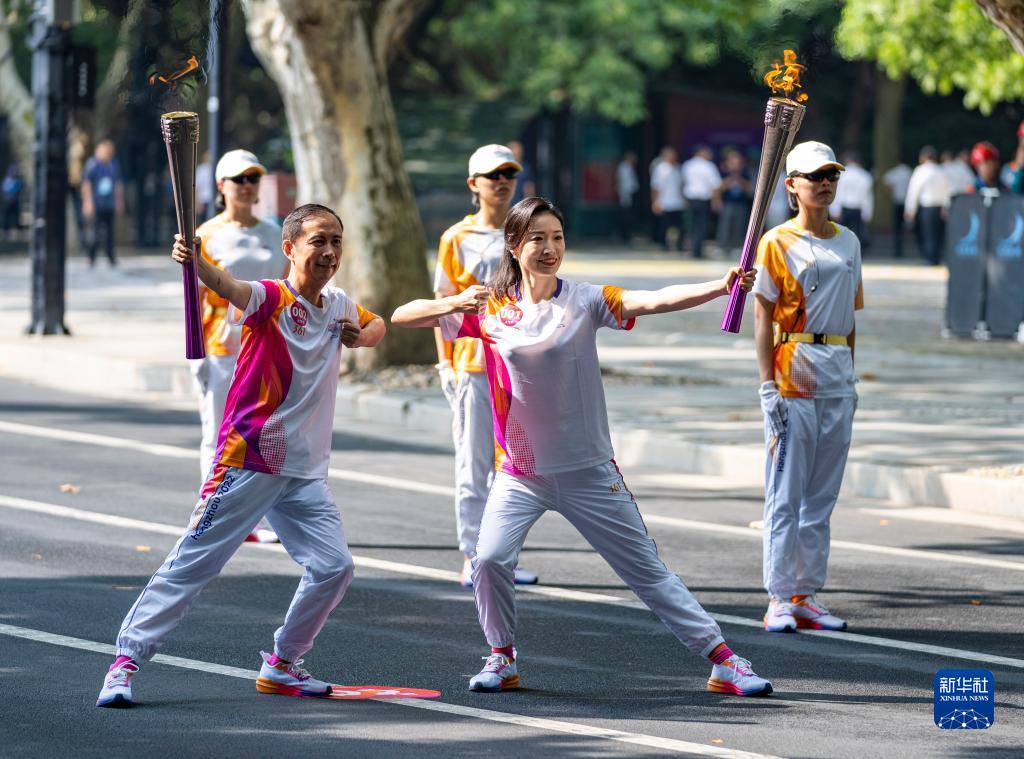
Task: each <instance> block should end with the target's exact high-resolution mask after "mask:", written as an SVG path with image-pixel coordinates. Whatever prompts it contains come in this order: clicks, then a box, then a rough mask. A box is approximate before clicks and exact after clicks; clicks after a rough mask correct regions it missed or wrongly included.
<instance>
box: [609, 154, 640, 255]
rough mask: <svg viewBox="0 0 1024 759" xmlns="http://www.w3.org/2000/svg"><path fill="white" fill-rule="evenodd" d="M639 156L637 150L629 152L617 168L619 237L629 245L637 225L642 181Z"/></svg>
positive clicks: (616, 187)
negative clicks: (639, 176)
mask: <svg viewBox="0 0 1024 759" xmlns="http://www.w3.org/2000/svg"><path fill="white" fill-rule="evenodd" d="M636 166H637V156H636V151H635V150H627V151H626V152H625V153H623V154H622V160H621V161H619V165H618V166H616V167H615V193H616V194H617V195H618V196H619V236H620V237H621V238H622V241H623V242H625V243H628V242H629V241H630V239H631V238H632V237H633V225H634V224H635V223H636V216H637V200H638V199H639V193H640V180H639V178H638V177H637V175H636Z"/></svg>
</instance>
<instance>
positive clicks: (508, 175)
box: [477, 166, 519, 182]
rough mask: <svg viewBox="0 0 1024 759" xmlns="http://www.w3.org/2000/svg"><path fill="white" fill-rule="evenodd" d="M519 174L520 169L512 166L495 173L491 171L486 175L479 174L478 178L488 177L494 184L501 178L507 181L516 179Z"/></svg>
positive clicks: (497, 170) (496, 170)
mask: <svg viewBox="0 0 1024 759" xmlns="http://www.w3.org/2000/svg"><path fill="white" fill-rule="evenodd" d="M518 173H519V169H516V168H513V167H512V166H508V167H506V168H504V169H495V170H494V171H489V172H487V173H486V174H477V176H478V177H486V178H487V179H490V180H491V181H492V182H497V181H498V180H499V179H500V178H501V177H505V179H515V178H516V175H517V174H518Z"/></svg>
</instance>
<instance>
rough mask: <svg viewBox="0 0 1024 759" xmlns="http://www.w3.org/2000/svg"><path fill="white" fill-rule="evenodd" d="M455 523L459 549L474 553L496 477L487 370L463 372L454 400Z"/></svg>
mask: <svg viewBox="0 0 1024 759" xmlns="http://www.w3.org/2000/svg"><path fill="white" fill-rule="evenodd" d="M451 406H452V440H453V441H454V443H455V525H456V529H457V531H458V538H459V550H460V551H462V553H463V554H464V555H466V556H472V555H473V551H474V550H475V549H476V540H477V535H479V533H480V520H481V518H482V517H483V513H484V505H485V504H486V503H487V492H488V491H489V490H490V489H491V482H492V480H493V479H494V422H493V421H492V415H491V396H490V390H489V389H488V387H487V375H486V374H485V373H484V372H460V373H459V374H458V381H457V384H456V387H455V398H454V399H452V404H451Z"/></svg>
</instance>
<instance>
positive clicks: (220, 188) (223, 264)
mask: <svg viewBox="0 0 1024 759" xmlns="http://www.w3.org/2000/svg"><path fill="white" fill-rule="evenodd" d="M266 171H267V170H266V168H264V166H263V164H261V163H260V162H259V160H258V159H257V158H256V156H255V155H253V154H252V153H250V152H249V151H248V150H231V151H228V152H227V153H225V154H224V155H223V156H222V157H221V159H220V160H219V161H217V167H216V171H215V178H216V180H217V199H216V204H217V208H218V210H219V211H220V213H218V214H217V215H216V216H214V217H213V218H212V219H210V220H209V221H207V222H206V223H205V224H203V225H202V226H200V227H199V229H197V230H196V236H197V237H199V239H200V240H202V249H201V254H202V256H203V257H204V258H205V259H206V260H207V261H208V262H210V263H211V264H213V265H214V266H216V267H218V268H220V269H223V270H225V271H226V272H227V273H228V274H230V275H231V276H233V277H234V278H236V279H241V280H243V281H249V280H264V279H276V278H278V277H284V276H286V275H287V274H288V261H287V259H285V257H284V256H283V255H282V254H281V228H280V227H279V226H278V225H277V224H276V223H274V222H273V221H270V220H269V219H259V218H257V217H256V216H255V215H254V214H253V205H255V203H256V201H257V200H258V198H259V188H260V178H261V177H262V176H263V175H264V174H265V173H266ZM199 299H200V308H201V312H202V321H203V341H204V343H205V346H206V357H205V358H201V359H195V360H193V361H192V362H191V365H192V366H191V368H192V376H193V379H194V380H195V386H196V391H197V392H198V394H199V418H200V420H201V422H202V426H203V439H202V442H201V443H200V447H199V469H200V476H201V478H202V479H203V480H205V479H206V478H207V476H208V475H209V473H210V467H211V465H212V463H213V456H214V452H215V450H216V448H217V431H218V430H219V429H220V423H221V419H222V418H223V416H224V404H225V402H226V401H227V395H228V387H229V386H230V385H231V377H232V375H233V374H234V371H235V362H236V361H237V360H238V349H239V346H240V344H241V329H242V327H241V325H240V324H239V323H238V322H237V320H236V319H235V318H233V315H232V313H231V304H230V303H228V301H227V300H226V299H225V298H223V297H221V296H220V295H218V294H217V293H215V292H214V291H213V290H211V289H209V288H208V287H205V286H201V287H200V288H199ZM250 539H251V540H254V541H262V542H273V541H274V540H276V537H275V536H274V534H273V532H272V531H271V530H268V529H257V530H254V531H253V534H252V535H251V536H250Z"/></svg>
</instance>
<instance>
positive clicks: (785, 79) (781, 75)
mask: <svg viewBox="0 0 1024 759" xmlns="http://www.w3.org/2000/svg"><path fill="white" fill-rule="evenodd" d="M806 68H807V67H806V66H804V65H803V64H802V63H799V62H797V59H796V52H795V51H793V50H785V51H783V55H782V61H781V62H779V61H775V63H773V64H772V68H771V71H769V72H768V73H767V74H765V75H764V83H765V84H767V85H768V86H769V87H770V88H771V90H772V97H770V98H769V99H768V109H767V110H766V111H765V114H764V123H765V126H769V127H777V128H781V129H784V130H786V131H793V132H795V131H796V130H797V129H799V128H800V122H801V121H803V117H804V111H805V109H806V106H804V101H806V100H807V93H806V92H802V90H803V85H802V84H801V82H800V74H801V73H802V72H803V71H805V70H806Z"/></svg>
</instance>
